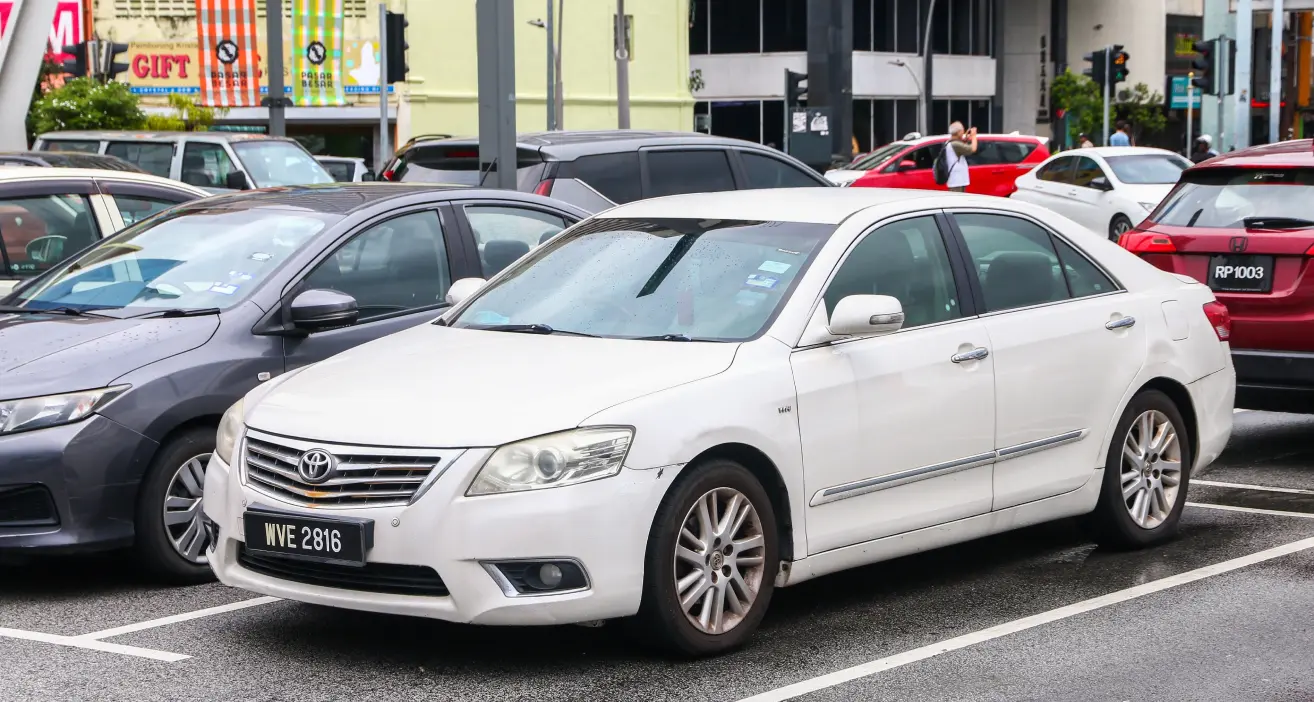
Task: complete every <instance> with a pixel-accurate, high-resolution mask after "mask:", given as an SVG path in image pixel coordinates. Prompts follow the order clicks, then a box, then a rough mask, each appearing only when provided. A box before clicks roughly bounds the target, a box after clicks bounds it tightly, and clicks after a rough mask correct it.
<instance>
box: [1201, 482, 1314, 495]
mask: <svg viewBox="0 0 1314 702" xmlns="http://www.w3.org/2000/svg"><path fill="white" fill-rule="evenodd" d="M1191 484H1192V485H1209V486H1212V487H1225V488H1240V489H1242V490H1263V491H1264V492H1289V493H1291V494H1293V495H1314V490H1301V489H1299V488H1284V487H1266V486H1264V485H1246V484H1245V483H1220V482H1218V481H1216V480H1194V479H1193V480H1191Z"/></svg>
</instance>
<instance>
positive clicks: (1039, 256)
mask: <svg viewBox="0 0 1314 702" xmlns="http://www.w3.org/2000/svg"><path fill="white" fill-rule="evenodd" d="M955 219H956V220H957V221H958V228H959V229H960V230H961V231H962V233H963V240H964V241H965V242H966V243H967V249H968V251H969V252H970V254H971V257H972V264H974V265H972V266H971V267H972V269H973V271H974V272H975V274H976V276H977V279H978V280H979V281H980V283H981V292H982V295H983V296H984V297H985V307H986V311H987V312H999V311H1001V310H1008V309H1014V308H1017V307H1030V306H1032V305H1040V304H1044V303H1047V302H1057V301H1059V300H1065V299H1067V297H1068V288H1067V283H1066V281H1064V279H1063V274H1062V273H1061V272H1060V269H1059V259H1058V254H1057V253H1055V251H1054V244H1053V242H1052V241H1051V240H1050V236H1049V232H1047V231H1045V230H1044V229H1042V228H1041V227H1040V226H1038V225H1036V224H1034V223H1032V222H1029V221H1027V220H1025V219H1020V218H1018V217H1011V216H1008V215H994V214H959V215H955Z"/></svg>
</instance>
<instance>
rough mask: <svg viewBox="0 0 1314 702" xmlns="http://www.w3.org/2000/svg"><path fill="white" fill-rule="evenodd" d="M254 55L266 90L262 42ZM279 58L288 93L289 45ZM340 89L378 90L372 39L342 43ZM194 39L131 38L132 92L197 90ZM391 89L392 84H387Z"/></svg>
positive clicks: (185, 92)
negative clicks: (140, 40)
mask: <svg viewBox="0 0 1314 702" xmlns="http://www.w3.org/2000/svg"><path fill="white" fill-rule="evenodd" d="M259 46H260V52H259V55H258V56H257V59H258V64H257V65H258V68H257V70H256V76H257V80H259V82H260V91H261V92H262V93H268V92H269V89H268V87H267V83H268V81H266V80H265V73H266V72H267V71H268V68H269V66H268V63H267V62H266V61H265V54H264V49H265V46H264V44H263V42H262V43H260V44H259ZM285 53H286V54H287V55H286V56H284V60H283V81H284V85H285V86H287V87H286V88H285V92H286V93H287V94H289V95H290V94H292V87H291V82H290V80H291V74H292V72H291V66H292V56H291V50H290V47H289V48H288V50H286V51H285ZM342 54H343V72H342V78H343V81H342V85H343V92H345V93H347V94H348V95H360V94H374V95H377V94H378V93H379V58H378V52H377V45H376V44H375V42H373V41H369V40H367V41H348V42H344V44H343V51H342ZM196 56H197V53H196V42H195V41H158V42H133V43H130V44H128V75H126V76H124V77H123V78H124V79H125V80H127V81H129V83H130V85H131V86H132V92H134V93H136V94H138V95H169V94H181V95H197V94H199V93H200V92H201V88H200V85H201V84H200V78H199V77H198V75H197V71H198V70H199V68H198V66H199V64H198V63H197V60H196ZM388 91H389V92H392V86H389V88H388Z"/></svg>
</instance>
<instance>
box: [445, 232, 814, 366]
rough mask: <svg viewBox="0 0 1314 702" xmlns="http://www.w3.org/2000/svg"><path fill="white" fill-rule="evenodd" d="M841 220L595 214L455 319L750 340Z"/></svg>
mask: <svg viewBox="0 0 1314 702" xmlns="http://www.w3.org/2000/svg"><path fill="white" fill-rule="evenodd" d="M834 230H835V227H834V226H832V225H822V224H801V223H795V222H753V221H742V220H699V219H642V220H636V219H598V220H593V221H591V222H586V223H584V224H582V225H580V226H579V227H576V228H575V229H573V230H571V231H569V232H567V233H565V234H563V235H561V236H559V237H557V238H556V239H554V240H552V241H551V242H549V243H548V244H545V245H544V246H542V247H540V248H538V249H537V250H535V251H534V252H533V253H531V254H530V255H528V256H526V257H525V258H524V259H522V260H521V261H520V262H519V263H517V264H515V265H514V266H513V267H512V268H511V270H510V271H509V272H508V273H507V275H505V276H504V277H502V278H501V279H500V280H498V281H497V282H495V283H494V284H492V285H491V286H490V287H487V288H485V289H484V290H482V291H480V293H479V294H478V296H477V297H476V298H475V299H474V300H473V301H472V302H471V303H470V304H469V305H468V306H467V307H466V308H465V309H464V310H462V312H461V313H460V315H458V316H457V317H456V318H455V319H453V320H452V321H451V325H452V326H454V327H464V328H476V329H477V328H489V327H499V326H504V325H513V326H515V325H546V326H547V328H548V329H547V330H552V331H556V332H562V333H577V334H588V335H593V336H605V337H611V338H650V337H651V338H668V337H669V338H676V339H686V338H687V339H692V340H707V341H742V340H745V339H749V338H752V337H754V336H756V335H758V334H759V333H761V331H762V330H763V329H764V328H765V327H766V325H767V324H768V323H769V322H770V321H771V320H772V319H773V318H774V317H775V314H776V312H777V310H778V309H779V308H780V307H781V305H783V304H784V301H785V300H786V299H788V297H789V294H790V292H791V291H792V289H793V286H794V283H795V281H796V280H798V278H799V277H800V275H801V274H802V272H803V270H805V269H806V268H807V266H808V264H809V262H811V260H812V257H813V254H814V253H815V252H816V250H817V249H818V248H819V247H820V245H821V243H822V242H824V241H825V240H826V238H827V237H828V236H829V235H830V234H831V232H833V231H834ZM537 329H539V330H541V331H547V330H544V329H543V327H542V326H537Z"/></svg>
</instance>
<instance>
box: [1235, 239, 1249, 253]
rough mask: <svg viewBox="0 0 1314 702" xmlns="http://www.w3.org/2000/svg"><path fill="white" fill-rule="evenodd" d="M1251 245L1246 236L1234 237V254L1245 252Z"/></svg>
mask: <svg viewBox="0 0 1314 702" xmlns="http://www.w3.org/2000/svg"><path fill="white" fill-rule="evenodd" d="M1249 245H1250V242H1249V241H1247V240H1246V238H1245V237H1244V236H1234V237H1232V253H1241V252H1242V251H1245V250H1246V247H1247V246H1249Z"/></svg>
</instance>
